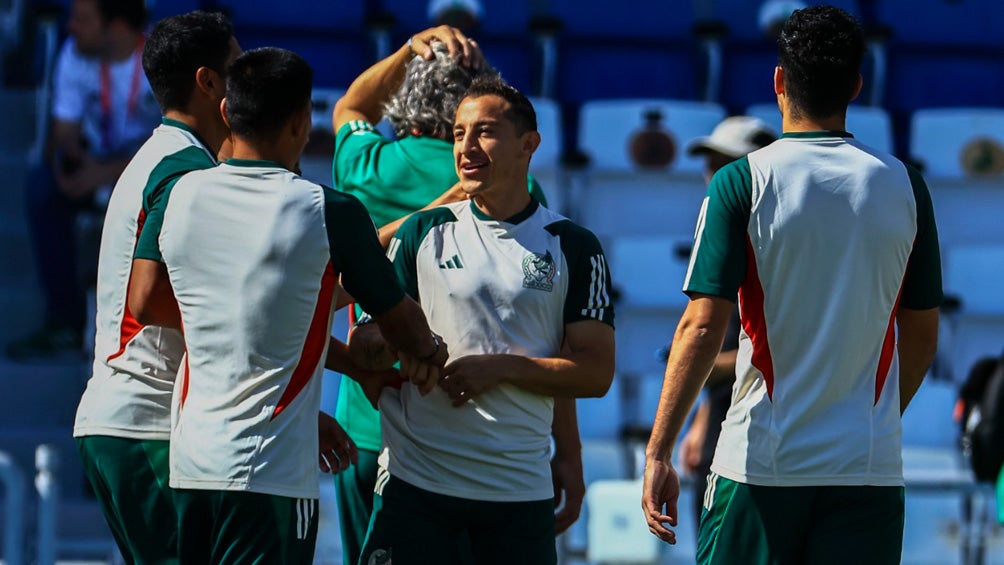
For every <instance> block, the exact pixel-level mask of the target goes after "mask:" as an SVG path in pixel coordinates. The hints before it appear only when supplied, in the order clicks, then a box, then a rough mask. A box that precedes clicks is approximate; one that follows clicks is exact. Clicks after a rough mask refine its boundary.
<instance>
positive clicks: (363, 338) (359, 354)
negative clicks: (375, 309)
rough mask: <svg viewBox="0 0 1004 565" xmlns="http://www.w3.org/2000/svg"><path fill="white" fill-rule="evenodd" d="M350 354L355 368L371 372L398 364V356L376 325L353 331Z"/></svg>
mask: <svg viewBox="0 0 1004 565" xmlns="http://www.w3.org/2000/svg"><path fill="white" fill-rule="evenodd" d="M348 352H349V358H350V360H351V363H352V364H353V365H354V366H356V367H360V368H362V369H365V370H369V371H380V370H383V369H389V368H391V367H393V366H394V363H396V362H397V355H396V354H395V353H394V350H393V349H392V348H391V347H390V345H389V344H388V343H387V340H385V339H384V338H383V334H381V333H380V328H379V327H377V325H376V324H364V325H361V326H357V327H356V328H355V329H353V330H352V333H351V335H349V345H348ZM329 368H330V367H329ZM342 372H343V373H344V372H345V371H342Z"/></svg>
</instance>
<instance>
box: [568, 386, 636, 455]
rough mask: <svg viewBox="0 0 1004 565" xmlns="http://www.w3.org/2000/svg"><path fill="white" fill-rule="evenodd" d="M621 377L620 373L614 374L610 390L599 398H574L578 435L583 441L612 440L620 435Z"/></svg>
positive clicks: (621, 410) (622, 419) (621, 417)
mask: <svg viewBox="0 0 1004 565" xmlns="http://www.w3.org/2000/svg"><path fill="white" fill-rule="evenodd" d="M622 379H623V377H621V376H620V375H616V376H614V382H613V384H611V385H610V390H609V391H607V393H606V394H605V395H603V396H602V397H600V398H580V399H578V400H576V412H577V413H578V420H579V435H580V436H581V437H582V440H583V441H586V440H605V441H613V440H616V439H617V438H619V437H620V433H621V429H622V428H623V427H624V417H623V409H622V403H623V394H622V389H623V383H622V382H621V381H622Z"/></svg>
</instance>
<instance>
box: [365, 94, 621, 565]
mask: <svg viewBox="0 0 1004 565" xmlns="http://www.w3.org/2000/svg"><path fill="white" fill-rule="evenodd" d="M452 131H453V136H454V143H453V155H454V161H455V164H456V170H457V174H458V175H459V178H460V187H461V189H462V190H463V191H464V193H465V194H466V195H468V196H469V197H470V198H471V200H469V201H466V200H465V201H462V202H457V203H454V204H449V205H446V206H442V207H438V208H434V209H432V210H428V211H423V212H418V213H416V214H415V215H413V216H412V217H411V218H409V219H408V220H407V221H406V222H405V223H404V225H403V226H402V227H401V228H400V230H399V231H398V232H397V234H396V236H395V238H394V240H393V241H392V242H391V244H390V248H389V250H388V256H389V257H391V258H392V260H393V262H394V266H395V268H396V269H397V272H398V275H399V277H400V278H401V280H402V282H403V283H404V286H405V288H406V289H407V291H408V293H409V294H410V295H411V296H414V297H415V298H416V299H418V300H419V302H420V303H421V305H422V308H423V310H424V311H425V312H426V315H427V316H429V320H430V323H431V325H432V326H433V327H434V328H436V330H437V331H438V332H441V333H442V334H443V335H444V337H445V338H446V339H447V340H448V341H450V343H451V347H453V357H451V362H450V363H449V364H448V365H447V366H446V367H445V368H444V370H443V374H442V375H443V376H442V379H441V380H440V381H439V387H438V388H436V389H435V390H433V391H432V392H430V393H429V394H427V395H425V396H422V395H421V394H420V391H419V390H417V388H416V387H415V386H413V385H411V384H405V385H403V387H402V388H400V389H390V388H388V389H385V390H384V392H383V394H382V395H381V397H380V404H379V406H380V415H381V426H382V429H383V435H384V446H385V447H384V452H383V453H382V454H381V473H380V478H379V479H378V483H377V493H378V494H379V495H380V500H379V504H377V505H376V506H375V508H374V514H373V522H372V525H371V527H370V531H369V534H368V536H367V540H366V545H365V548H364V550H363V555H362V558H361V560H360V562H361V563H367V562H384V561H381V560H383V559H392V560H393V562H394V563H395V564H397V565H402V564H405V565H407V564H409V563H444V562H448V561H449V560H450V558H451V556H452V555H453V551H454V549H455V546H456V543H457V540H458V539H460V538H461V536H465V535H467V536H469V537H470V542H471V547H472V550H473V555H474V561H475V562H476V563H479V564H485V563H489V564H490V563H499V564H502V563H507V564H508V563H525V564H534V563H554V562H555V560H556V555H555V543H554V522H555V518H554V512H553V495H554V492H553V488H552V483H551V470H550V467H549V460H548V455H549V451H550V450H549V435H550V432H551V422H552V413H553V412H552V411H553V404H554V402H555V400H554V398H555V397H564V398H575V397H584V396H602V395H603V394H605V393H606V391H607V389H608V388H609V386H610V383H611V380H612V378H613V368H614V331H613V326H612V323H613V307H612V305H611V303H610V299H609V295H608V293H607V289H608V288H609V286H610V280H609V272H608V270H607V268H606V261H605V259H604V255H603V251H602V249H601V247H600V244H599V241H598V240H597V239H596V237H595V236H594V235H593V234H592V233H590V232H589V231H587V230H585V229H583V228H581V227H579V226H577V225H575V224H573V223H572V222H570V221H569V220H567V219H566V218H564V217H562V216H559V215H557V214H555V213H553V212H551V211H550V210H548V209H546V208H545V207H543V206H542V205H541V204H540V203H539V202H537V201H536V200H535V199H533V198H532V197H531V196H530V194H529V193H528V192H527V190H526V175H527V170H528V167H529V162H530V157H531V155H532V154H533V152H534V150H535V149H536V148H537V146H538V144H539V143H540V134H539V133H537V123H536V115H535V113H534V110H533V107H532V106H531V104H530V102H529V101H528V100H527V99H526V97H525V96H523V95H522V94H520V93H519V92H518V91H517V90H515V89H514V88H512V87H510V86H508V85H506V84H505V83H504V82H502V80H501V79H500V78H499V77H498V76H495V77H479V78H477V79H475V80H474V82H473V84H472V85H471V87H470V89H469V90H468V91H467V94H466V96H465V97H464V99H463V101H462V102H461V103H460V106H459V108H458V110H457V115H456V118H455V121H454V125H453V130H452ZM381 342H382V339H381V337H380V332H379V331H377V330H376V329H375V328H373V327H372V325H369V324H363V325H361V326H359V327H358V328H357V329H356V330H355V333H354V334H353V335H352V337H351V339H350V342H349V347H350V348H352V349H353V351H364V352H366V353H368V354H369V356H370V357H369V358H370V359H371V361H372V363H373V367H372V368H380V367H381V366H386V365H387V364H389V363H391V362H393V360H394V359H393V357H392V356H389V355H385V354H382V351H383V348H382V345H381ZM563 342H564V343H566V344H567V353H564V354H563V353H561V348H562V343H563ZM402 524H406V525H405V526H402Z"/></svg>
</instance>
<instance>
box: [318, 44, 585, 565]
mask: <svg viewBox="0 0 1004 565" xmlns="http://www.w3.org/2000/svg"><path fill="white" fill-rule="evenodd" d="M489 73H494V70H493V69H491V68H490V67H488V66H487V64H486V63H485V62H484V60H483V57H482V54H481V51H480V49H478V47H477V46H476V44H475V43H474V42H473V41H470V40H468V38H467V37H466V36H465V35H464V34H463V33H462V32H460V31H459V30H457V29H455V28H450V27H447V26H440V27H436V28H431V29H428V30H425V31H422V32H419V33H416V34H415V35H414V36H412V39H411V41H410V45H403V46H401V48H400V49H398V50H397V52H395V53H393V54H391V55H390V56H388V57H387V58H386V59H384V60H382V61H379V62H378V63H376V64H375V65H373V66H372V67H370V68H369V69H367V70H366V71H365V72H363V74H361V75H360V76H359V77H358V78H356V80H355V81H353V83H352V84H351V85H350V86H349V88H348V90H347V91H346V93H345V96H343V97H342V98H341V100H339V101H338V103H337V104H336V105H335V110H334V113H333V116H332V120H333V125H334V130H335V134H336V139H335V157H334V167H333V186H334V187H335V189H336V190H340V191H344V192H347V193H348V194H352V195H354V196H356V197H358V198H359V200H361V201H362V203H363V205H364V206H366V209H367V210H368V211H369V213H370V216H371V217H372V218H373V221H374V222H375V223H376V225H378V226H389V229H387V228H385V229H382V230H381V242H382V243H383V244H384V245H387V243H389V242H390V238H391V237H392V236H393V233H394V230H395V229H396V228H397V227H398V226H400V224H401V222H403V220H404V218H405V217H407V216H408V215H409V214H411V213H413V212H415V211H416V210H419V209H422V208H429V207H433V206H437V205H440V204H446V203H449V202H453V201H456V200H458V199H462V198H464V196H463V193H462V192H461V191H459V190H458V189H456V187H454V188H453V189H451V188H450V187H453V186H454V185H455V184H456V183H457V180H458V178H457V172H456V168H455V165H454V157H453V146H452V142H453V118H454V116H455V114H456V111H457V106H458V105H459V104H460V100H461V99H462V98H463V96H464V93H465V92H466V91H467V87H468V86H470V84H471V81H472V80H473V78H474V77H476V76H479V75H483V74H489ZM383 118H386V119H387V120H388V121H389V122H390V124H391V125H392V126H393V128H394V131H395V133H396V134H397V137H398V139H397V140H391V139H387V138H385V137H383V136H382V135H381V134H380V133H379V132H378V131H377V129H376V124H377V123H378V122H380V120H381V119H383ZM527 188H528V191H529V192H530V193H531V194H532V195H533V196H534V198H535V199H536V200H538V201H539V202H541V203H542V204H546V201H545V199H544V195H543V192H542V191H541V189H540V186H539V185H538V184H537V182H536V180H534V179H533V178H532V177H528V179H527ZM335 417H336V418H337V419H338V421H339V422H340V423H341V424H342V426H343V427H344V428H345V430H346V431H347V432H348V433H349V435H350V436H351V437H352V439H353V440H354V441H355V442H356V445H357V446H358V448H359V464H358V465H356V466H353V467H351V468H350V469H348V470H347V471H344V472H343V473H341V474H340V475H338V476H336V477H335V482H336V485H337V487H338V512H339V517H340V520H341V528H342V547H343V550H344V558H343V561H344V562H345V563H355V562H356V561H357V560H358V557H359V552H360V551H361V550H362V543H363V541H364V538H365V535H366V530H367V528H368V527H369V522H370V514H371V512H372V510H373V488H374V485H375V483H376V476H377V456H378V454H379V451H380V445H381V435H380V415H379V413H378V412H377V411H376V410H375V409H373V407H372V406H371V404H370V401H369V400H368V399H367V398H366V395H365V394H364V392H363V390H362V388H361V387H360V385H359V384H357V383H356V381H354V380H352V379H350V378H349V377H343V378H342V379H341V384H340V387H339V393H338V406H337V409H336V412H335ZM554 434H555V438H556V443H557V447H558V454H557V456H556V457H555V460H554V462H553V465H552V472H553V474H554V476H555V478H556V483H557V484H558V485H559V488H558V493H559V494H558V496H559V498H563V499H564V501H565V505H564V507H563V508H562V511H561V512H560V514H559V515H558V518H557V526H558V530H559V531H562V530H564V529H566V528H567V527H568V526H569V525H570V524H571V523H572V522H574V521H575V519H576V518H577V517H578V515H579V510H580V508H581V505H582V497H583V496H584V495H585V486H584V484H583V479H582V463H581V455H580V452H579V437H578V423H577V420H576V418H575V402H574V400H570V399H562V400H559V401H558V403H557V409H556V414H555V429H554Z"/></svg>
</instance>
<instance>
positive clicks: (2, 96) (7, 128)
mask: <svg viewBox="0 0 1004 565" xmlns="http://www.w3.org/2000/svg"><path fill="white" fill-rule="evenodd" d="M36 100H37V98H36V93H35V90H29V89H3V90H0V108H3V109H4V119H3V120H0V151H6V152H15V153H24V152H27V150H28V148H30V147H31V145H32V143H34V141H35V129H36V125H35V121H36V115H37V113H36V106H37V104H36Z"/></svg>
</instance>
